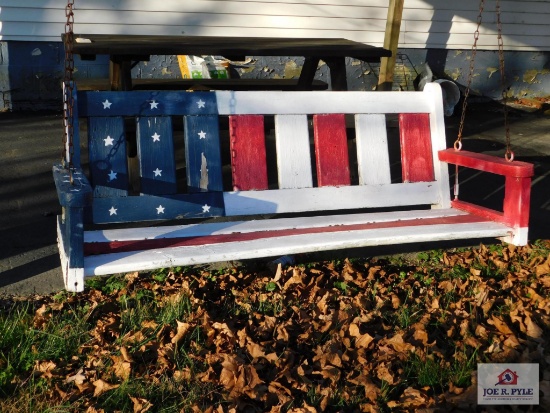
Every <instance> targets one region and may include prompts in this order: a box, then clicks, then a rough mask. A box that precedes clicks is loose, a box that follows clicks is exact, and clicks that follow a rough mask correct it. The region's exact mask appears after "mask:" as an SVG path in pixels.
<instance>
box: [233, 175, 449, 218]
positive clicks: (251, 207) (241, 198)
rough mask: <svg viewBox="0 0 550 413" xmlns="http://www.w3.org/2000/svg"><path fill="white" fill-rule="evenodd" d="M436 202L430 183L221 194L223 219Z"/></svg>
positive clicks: (435, 191) (436, 195)
mask: <svg viewBox="0 0 550 413" xmlns="http://www.w3.org/2000/svg"><path fill="white" fill-rule="evenodd" d="M438 202H439V195H438V190H437V185H434V184H433V182H417V183H399V184H392V185H364V186H340V187H329V186H325V187H321V188H298V189H279V190H267V191H240V192H225V193H224V203H225V212H226V215H227V216H235V215H253V214H273V213H287V212H309V211H330V210H338V209H356V208H383V207H388V206H406V205H430V204H437V203H438Z"/></svg>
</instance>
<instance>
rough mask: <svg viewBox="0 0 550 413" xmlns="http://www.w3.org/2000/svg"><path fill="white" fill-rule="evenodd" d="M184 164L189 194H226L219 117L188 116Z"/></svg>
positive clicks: (185, 124) (185, 121)
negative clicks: (218, 192)
mask: <svg viewBox="0 0 550 413" xmlns="http://www.w3.org/2000/svg"><path fill="white" fill-rule="evenodd" d="M184 126H185V161H186V170H187V187H188V188H187V190H188V191H189V192H204V191H223V180H222V161H221V152H220V131H219V124H218V117H217V116H211V115H208V116H185V117H184Z"/></svg>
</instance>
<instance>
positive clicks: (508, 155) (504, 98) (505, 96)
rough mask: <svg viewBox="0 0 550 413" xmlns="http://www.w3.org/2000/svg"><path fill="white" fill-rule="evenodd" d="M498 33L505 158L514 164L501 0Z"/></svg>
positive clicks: (497, 5)
mask: <svg viewBox="0 0 550 413" xmlns="http://www.w3.org/2000/svg"><path fill="white" fill-rule="evenodd" d="M496 13H497V31H498V36H497V39H498V63H499V69H500V80H501V82H502V104H503V109H504V128H505V130H506V153H505V154H504V158H505V159H506V160H507V161H509V162H512V161H513V160H514V152H512V149H511V147H512V145H511V142H510V141H511V140H510V125H509V124H508V87H507V86H506V72H505V71H504V41H503V40H502V22H501V20H500V0H496Z"/></svg>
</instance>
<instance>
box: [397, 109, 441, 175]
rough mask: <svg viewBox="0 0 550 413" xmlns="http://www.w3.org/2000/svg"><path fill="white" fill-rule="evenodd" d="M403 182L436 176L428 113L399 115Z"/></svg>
mask: <svg viewBox="0 0 550 413" xmlns="http://www.w3.org/2000/svg"><path fill="white" fill-rule="evenodd" d="M399 135H400V138H401V166H402V171H403V182H430V181H433V180H434V179H435V178H434V166H433V159H432V141H431V136H430V116H429V115H428V114H427V113H402V114H400V115H399Z"/></svg>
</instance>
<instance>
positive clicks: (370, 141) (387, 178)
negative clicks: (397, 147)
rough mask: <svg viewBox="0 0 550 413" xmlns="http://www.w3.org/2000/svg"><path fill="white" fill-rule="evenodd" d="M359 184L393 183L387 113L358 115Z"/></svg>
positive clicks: (356, 132)
mask: <svg viewBox="0 0 550 413" xmlns="http://www.w3.org/2000/svg"><path fill="white" fill-rule="evenodd" d="M355 135H356V141H357V165H358V167H359V185H380V184H391V174H390V156H389V151H388V134H387V129H386V115H384V114H371V115H356V116H355Z"/></svg>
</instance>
